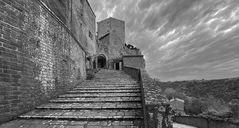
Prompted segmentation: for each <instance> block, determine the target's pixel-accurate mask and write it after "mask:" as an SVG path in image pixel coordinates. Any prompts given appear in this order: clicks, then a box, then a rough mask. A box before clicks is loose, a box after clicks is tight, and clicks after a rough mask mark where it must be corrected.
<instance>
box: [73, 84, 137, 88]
mask: <svg viewBox="0 0 239 128" xmlns="http://www.w3.org/2000/svg"><path fill="white" fill-rule="evenodd" d="M78 88H139V85H94V84H91V85H82V86H77V87H76V88H75V89H78Z"/></svg>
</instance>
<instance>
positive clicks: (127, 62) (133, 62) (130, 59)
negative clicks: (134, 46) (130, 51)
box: [123, 55, 145, 69]
mask: <svg viewBox="0 0 239 128" xmlns="http://www.w3.org/2000/svg"><path fill="white" fill-rule="evenodd" d="M123 65H124V66H126V67H132V68H141V69H144V68H145V61H144V56H143V55H128V56H123Z"/></svg>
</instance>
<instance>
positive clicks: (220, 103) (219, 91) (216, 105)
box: [153, 78, 239, 122]
mask: <svg viewBox="0 0 239 128" xmlns="http://www.w3.org/2000/svg"><path fill="white" fill-rule="evenodd" d="M153 85H154V87H157V88H160V91H161V94H162V95H165V96H166V97H167V98H169V99H170V98H172V97H177V98H181V99H184V100H185V112H186V113H187V114H193V115H198V114H200V115H207V116H208V115H209V116H216V117H219V118H224V119H232V121H236V122H238V121H239V102H238V101H239V78H228V79H218V80H191V81H175V82H160V81H154V83H153Z"/></svg>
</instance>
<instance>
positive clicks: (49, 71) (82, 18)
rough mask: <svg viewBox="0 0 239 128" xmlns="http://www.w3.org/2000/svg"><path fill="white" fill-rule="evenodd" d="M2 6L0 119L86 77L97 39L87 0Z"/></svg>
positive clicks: (6, 0)
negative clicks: (89, 57) (87, 65)
mask: <svg viewBox="0 0 239 128" xmlns="http://www.w3.org/2000/svg"><path fill="white" fill-rule="evenodd" d="M0 10H1V12H0V53H1V54H0V104H1V106H0V123H1V122H3V121H7V120H10V119H12V118H14V117H16V116H17V115H19V114H21V113H24V112H27V111H29V110H31V109H33V108H35V106H37V105H39V104H42V103H44V102H46V101H48V100H49V99H51V98H52V97H55V96H57V95H59V94H61V93H63V92H65V91H67V90H69V89H71V88H72V87H74V86H75V85H76V83H79V82H80V81H82V80H84V79H85V77H86V63H87V61H88V60H87V59H86V58H87V57H88V56H92V55H94V54H96V48H95V45H96V38H95V14H94V12H93V11H92V9H91V7H90V5H89V3H88V1H87V0H1V1H0Z"/></svg>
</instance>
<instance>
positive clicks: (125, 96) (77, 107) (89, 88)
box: [0, 70, 143, 128]
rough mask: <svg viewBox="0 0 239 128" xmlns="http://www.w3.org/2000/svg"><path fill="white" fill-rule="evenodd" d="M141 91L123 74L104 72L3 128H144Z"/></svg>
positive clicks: (110, 71) (0, 126) (0, 127)
mask: <svg viewBox="0 0 239 128" xmlns="http://www.w3.org/2000/svg"><path fill="white" fill-rule="evenodd" d="M140 96H141V92H140V87H139V85H138V84H137V82H136V81H134V80H133V79H132V78H131V77H130V76H128V75H126V74H124V73H123V72H121V71H113V70H101V71H100V72H99V73H97V75H96V78H95V79H94V80H90V81H85V82H84V83H82V84H81V85H79V86H78V87H76V88H75V89H74V90H72V91H69V92H67V93H66V94H64V95H60V96H59V97H58V98H57V99H53V100H51V101H50V102H49V103H48V104H43V105H41V106H38V107H36V109H35V110H33V111H30V112H28V113H26V114H23V115H20V116H19V118H18V119H17V120H14V121H11V122H8V123H5V124H3V125H0V128H141V127H143V113H142V104H141V98H140Z"/></svg>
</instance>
